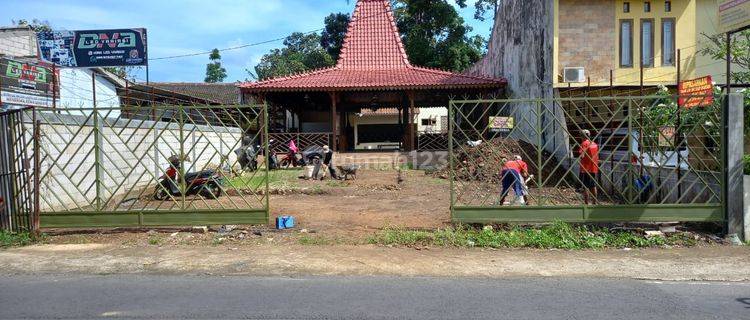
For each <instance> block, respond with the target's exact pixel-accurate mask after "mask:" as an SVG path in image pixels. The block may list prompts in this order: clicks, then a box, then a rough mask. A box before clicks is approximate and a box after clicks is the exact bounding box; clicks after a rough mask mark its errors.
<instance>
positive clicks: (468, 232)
mask: <svg viewBox="0 0 750 320" xmlns="http://www.w3.org/2000/svg"><path fill="white" fill-rule="evenodd" d="M368 242H369V243H371V244H379V245H400V246H445V247H489V248H520V247H529V248H542V249H552V248H555V249H569V250H578V249H601V248H637V247H656V246H664V245H679V246H694V245H695V244H696V241H695V240H694V239H693V238H692V237H690V236H689V235H684V234H674V235H669V236H667V237H650V238H647V237H644V236H642V235H639V234H636V233H634V232H630V231H623V230H618V231H615V230H610V229H606V228H599V227H594V226H572V225H570V224H568V223H565V222H561V221H556V222H554V223H552V224H550V225H546V226H543V227H540V228H531V227H528V228H522V227H518V226H515V227H511V228H508V229H501V230H494V229H482V230H477V229H472V228H467V227H457V228H447V229H440V230H436V231H410V230H404V229H399V228H387V229H384V230H382V231H381V232H379V233H377V234H376V235H374V236H372V237H370V238H369V239H368Z"/></svg>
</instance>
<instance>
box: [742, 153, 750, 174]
mask: <svg viewBox="0 0 750 320" xmlns="http://www.w3.org/2000/svg"><path fill="white" fill-rule="evenodd" d="M742 163H743V164H744V167H745V170H744V171H745V174H749V175H750V154H746V155H745V156H744V157H742Z"/></svg>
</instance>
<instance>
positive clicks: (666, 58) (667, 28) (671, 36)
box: [661, 19, 676, 66]
mask: <svg viewBox="0 0 750 320" xmlns="http://www.w3.org/2000/svg"><path fill="white" fill-rule="evenodd" d="M675 34H676V33H675V21H674V19H662V20H661V65H663V66H674V65H675V59H674V56H675Z"/></svg>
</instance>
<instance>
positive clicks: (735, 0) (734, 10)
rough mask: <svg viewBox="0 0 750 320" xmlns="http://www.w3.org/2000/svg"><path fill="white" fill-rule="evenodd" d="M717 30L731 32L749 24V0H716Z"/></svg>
mask: <svg viewBox="0 0 750 320" xmlns="http://www.w3.org/2000/svg"><path fill="white" fill-rule="evenodd" d="M718 5H719V31H721V32H731V31H735V30H739V29H742V28H745V27H747V26H750V0H718Z"/></svg>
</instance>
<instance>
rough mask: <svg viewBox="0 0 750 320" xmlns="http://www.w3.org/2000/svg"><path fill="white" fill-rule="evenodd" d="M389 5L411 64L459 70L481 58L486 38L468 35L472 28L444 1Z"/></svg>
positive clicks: (402, 1) (414, 0)
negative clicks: (391, 7) (391, 6)
mask: <svg viewBox="0 0 750 320" xmlns="http://www.w3.org/2000/svg"><path fill="white" fill-rule="evenodd" d="M392 4H393V8H394V14H395V16H396V20H397V24H398V29H399V32H400V33H401V38H402V40H403V42H404V47H405V49H406V52H407V54H408V55H409V60H410V62H411V63H413V64H415V65H420V66H426V67H432V68H438V69H443V70H450V71H458V72H460V71H463V70H465V69H467V68H468V67H470V66H471V65H473V64H474V63H475V62H477V61H479V59H481V58H482V55H483V48H484V46H485V40H484V39H483V38H482V37H480V36H474V37H469V36H468V33H469V32H471V30H472V29H471V27H470V26H468V25H467V24H466V23H465V22H464V19H463V18H461V16H460V15H459V14H458V12H457V11H456V9H455V8H454V7H453V6H452V5H451V4H450V3H448V1H447V0H439V1H438V0H393V1H392ZM459 4H460V3H459ZM464 5H465V4H464Z"/></svg>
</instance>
